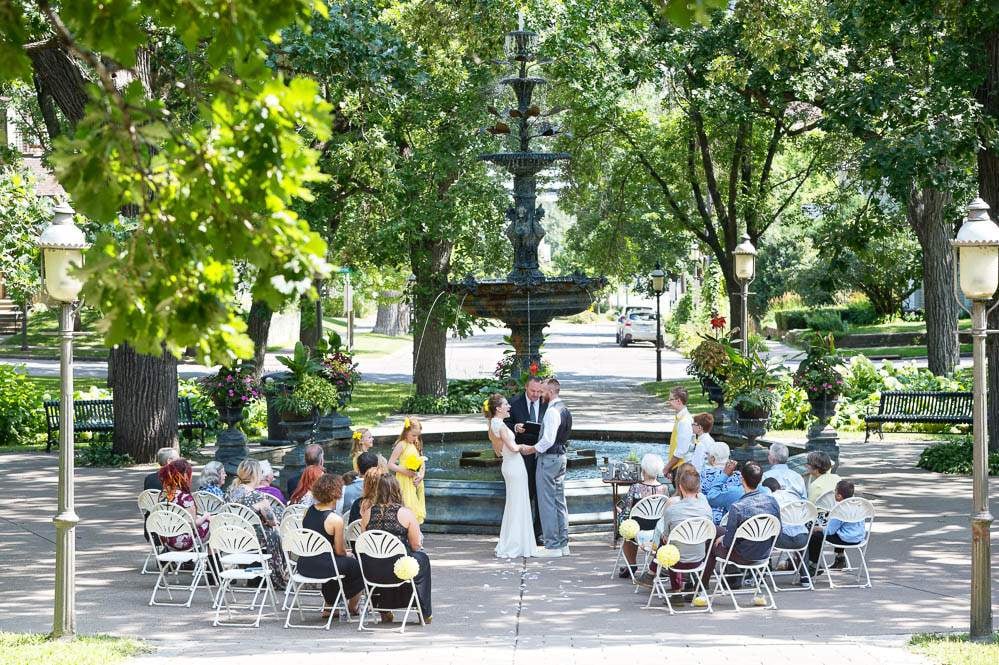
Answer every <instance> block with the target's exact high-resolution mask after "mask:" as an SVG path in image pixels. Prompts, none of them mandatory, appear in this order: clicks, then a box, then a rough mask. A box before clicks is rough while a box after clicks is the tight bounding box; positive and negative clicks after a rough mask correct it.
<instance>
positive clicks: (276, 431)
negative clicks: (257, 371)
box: [260, 372, 291, 446]
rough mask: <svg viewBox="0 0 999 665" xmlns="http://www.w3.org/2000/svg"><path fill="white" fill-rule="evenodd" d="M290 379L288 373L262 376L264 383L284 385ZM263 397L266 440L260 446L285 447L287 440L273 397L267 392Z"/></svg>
mask: <svg viewBox="0 0 999 665" xmlns="http://www.w3.org/2000/svg"><path fill="white" fill-rule="evenodd" d="M290 378H291V373H290V372H273V373H271V374H265V375H264V376H263V379H264V380H265V381H267V380H269V381H273V382H275V383H278V384H284V383H285V382H286V381H287V380H288V379H290ZM264 396H265V398H266V399H267V438H266V439H264V440H263V441H261V442H260V444H261V445H264V446H286V445H288V441H289V439H288V435H287V432H285V429H284V425H282V422H281V416H280V414H278V411H277V409H276V408H275V406H274V395H273V394H271V392H270V391H267V392H266V393H265V395H264Z"/></svg>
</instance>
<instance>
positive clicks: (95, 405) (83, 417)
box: [45, 397, 208, 452]
mask: <svg viewBox="0 0 999 665" xmlns="http://www.w3.org/2000/svg"><path fill="white" fill-rule="evenodd" d="M113 405H114V402H113V401H112V400H109V399H78V400H76V401H74V402H73V431H74V432H93V433H102V432H113V431H114V410H113ZM207 427H208V424H207V423H205V422H203V421H201V420H197V419H196V418H195V417H194V411H193V409H192V408H191V400H190V398H188V397H178V398H177V429H178V430H179V431H181V432H185V431H187V432H194V430H199V432H198V438H199V439H200V440H201V445H204V444H205V429H206V428H207ZM45 428H46V430H47V431H46V436H47V439H48V440H47V443H46V446H45V451H46V452H49V451H51V450H52V442H53V441H58V435H59V402H58V401H57V400H52V401H47V402H45Z"/></svg>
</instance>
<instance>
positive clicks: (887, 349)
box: [836, 344, 971, 360]
mask: <svg viewBox="0 0 999 665" xmlns="http://www.w3.org/2000/svg"><path fill="white" fill-rule="evenodd" d="M836 350H837V351H838V352H839V353H840V354H841V355H843V356H845V357H847V358H850V357H853V356H868V357H871V356H874V357H883V356H898V357H899V358H902V359H903V360H904V359H907V358H925V357H926V347H925V346H876V347H862V348H859V349H844V348H842V347H840V348H838V349H836ZM961 353H971V344H962V345H961Z"/></svg>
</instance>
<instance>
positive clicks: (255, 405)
mask: <svg viewBox="0 0 999 665" xmlns="http://www.w3.org/2000/svg"><path fill="white" fill-rule="evenodd" d="M243 416H244V417H243V422H241V423H240V424H239V428H240V429H241V430H243V433H244V434H246V436H263V433H264V431H265V430H266V429H267V401H266V400H263V399H255V400H253V401H252V402H250V403H249V404H247V405H246V409H245V410H244V412H243Z"/></svg>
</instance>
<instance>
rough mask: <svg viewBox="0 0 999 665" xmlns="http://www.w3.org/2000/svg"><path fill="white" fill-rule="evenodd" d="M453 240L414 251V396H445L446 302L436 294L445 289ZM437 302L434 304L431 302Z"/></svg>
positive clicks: (429, 242)
mask: <svg viewBox="0 0 999 665" xmlns="http://www.w3.org/2000/svg"><path fill="white" fill-rule="evenodd" d="M452 248H453V246H452V243H451V242H449V241H444V240H430V241H426V243H425V245H424V247H423V251H418V250H414V252H413V274H414V275H416V285H415V289H414V297H413V383H414V384H416V394H417V395H436V396H439V397H440V396H444V395H447V367H446V365H445V359H446V356H447V328H448V327H447V323H446V319H447V303H446V302H442V301H443V300H444V296H440V300H438V296H439V295H440V294H441V293H442V292H443V291H444V290H445V289H446V288H447V277H448V273H449V272H450V270H451V251H452ZM435 301H436V303H437V304H436V305H435V304H434V303H435Z"/></svg>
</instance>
